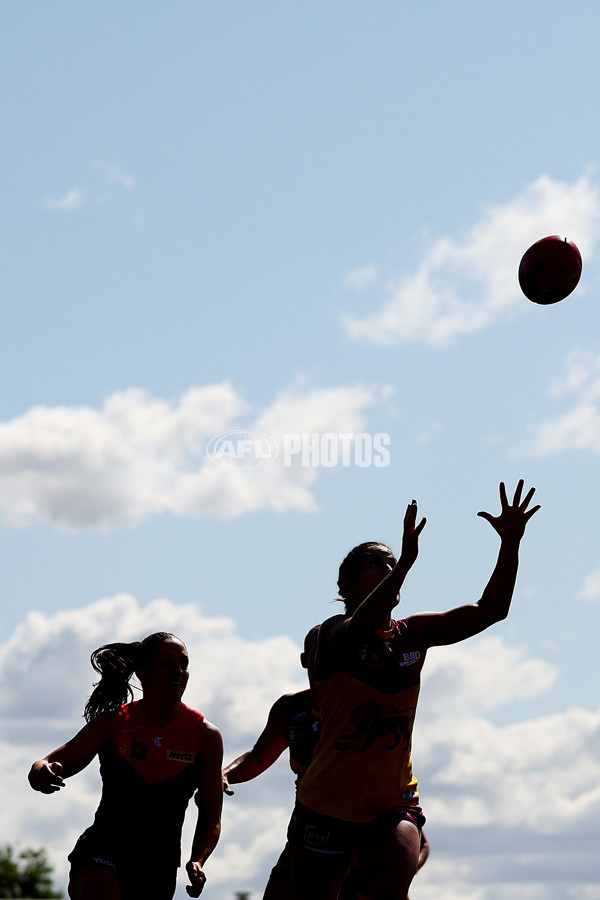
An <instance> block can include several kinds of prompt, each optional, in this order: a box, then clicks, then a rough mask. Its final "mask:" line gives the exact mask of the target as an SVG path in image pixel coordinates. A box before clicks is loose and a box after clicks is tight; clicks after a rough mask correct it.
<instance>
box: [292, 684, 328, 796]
mask: <svg viewBox="0 0 600 900" xmlns="http://www.w3.org/2000/svg"><path fill="white" fill-rule="evenodd" d="M319 730H320V723H319V719H318V717H317V716H316V714H315V711H314V709H313V698H312V693H311V691H310V690H307V691H300V692H299V693H297V694H293V695H292V696H291V697H290V698H289V700H288V703H287V706H286V710H285V740H286V743H287V745H288V747H289V748H290V768H291V770H292V772H293V773H294V774H295V775H297V776H298V777H297V779H296V784H298V783H299V781H300V779H301V778H302V776H303V775H304V773H305V772H306V770H307V768H308V765H309V763H310V761H311V759H312V755H313V750H314V749H315V744H316V743H317V740H318V738H319Z"/></svg>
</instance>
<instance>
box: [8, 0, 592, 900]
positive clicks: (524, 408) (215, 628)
mask: <svg viewBox="0 0 600 900" xmlns="http://www.w3.org/2000/svg"><path fill="white" fill-rule="evenodd" d="M0 23H1V26H2V27H1V35H2V36H1V38H0V40H1V41H2V52H1V53H0V67H1V69H2V82H3V85H4V91H3V93H2V98H1V101H0V102H1V104H2V106H1V109H2V118H3V122H4V126H5V127H4V134H5V138H4V141H3V154H2V156H3V179H2V180H3V190H2V196H3V203H2V205H1V206H0V215H1V216H2V217H3V229H2V230H3V235H4V240H3V242H2V247H1V250H0V253H1V254H2V255H1V266H0V278H1V284H2V295H3V298H4V304H3V308H4V319H3V328H2V331H1V333H0V353H1V355H2V360H3V371H4V378H3V380H2V388H1V389H0V523H1V525H0V527H1V528H2V541H1V544H0V546H1V550H0V553H1V565H0V586H1V588H2V596H3V597H4V602H3V606H2V617H1V622H0V679H1V681H2V692H3V696H4V698H5V699H4V701H3V703H4V705H3V708H2V710H0V715H1V716H2V719H3V733H4V734H5V738H3V740H2V743H3V745H5V746H3V749H4V750H5V753H4V758H5V760H6V761H5V763H3V764H2V780H3V783H4V784H6V786H7V787H6V789H7V790H10V791H11V798H12V799H13V800H14V804H13V805H12V806H8V807H7V809H9V808H17V807H18V808H19V810H20V813H19V815H18V817H17V820H16V822H15V820H14V817H13V815H12V813H11V816H10V818H9V817H8V815H7V813H6V812H5V813H3V814H2V813H0V837H2V835H4V837H2V840H6V841H8V840H12V841H21V842H23V843H31V842H37V843H40V844H45V845H46V846H48V847H49V849H50V852H51V854H52V860H53V863H54V864H55V866H56V870H57V872H58V874H59V878H64V872H65V868H64V866H65V863H64V858H65V856H66V853H67V852H68V850H69V849H70V846H71V843H72V842H73V840H74V838H75V837H76V834H77V830H78V829H80V828H83V827H84V826H85V825H86V824H88V822H89V821H90V818H89V817H90V816H91V815H92V814H93V810H94V806H95V802H96V800H97V790H98V786H97V780H95V779H96V776H95V775H94V774H93V773H92V772H89V773H86V774H84V775H82V776H80V778H79V779H75V780H74V781H73V782H72V783H71V784H69V786H68V790H67V791H65V792H64V793H63V794H62V795H61V797H60V798H51V800H50V802H52V803H54V801H56V802H55V803H54V807H50V805H48V804H45V800H46V798H42V799H41V800H40V798H39V797H38V796H35V795H33V794H31V796H30V793H31V792H29V793H28V792H27V787H26V785H25V786H24V785H23V783H22V782H21V781H18V779H16V778H15V771H16V761H17V760H18V761H19V765H20V767H21V770H22V771H23V772H25V771H26V769H27V767H28V765H29V763H30V761H31V760H32V759H33V758H36V757H38V756H39V755H40V754H41V753H43V752H46V751H47V750H49V749H50V748H51V747H52V746H55V745H56V744H58V743H60V742H62V740H64V739H65V738H66V737H68V736H69V735H70V734H71V733H72V732H73V731H74V730H75V729H76V728H77V727H78V725H79V722H80V718H79V717H80V711H81V709H82V708H83V704H84V702H85V698H86V697H87V694H88V693H89V687H90V684H91V680H92V672H91V669H90V667H89V665H88V662H87V660H88V657H89V653H90V651H91V650H92V649H94V647H96V646H98V645H99V644H101V643H102V642H104V641H107V640H112V639H117V638H120V637H122V638H123V639H134V638H137V637H139V636H141V635H143V634H145V633H147V632H148V631H149V630H156V629H159V628H161V629H162V628H163V627H164V628H167V629H168V630H173V631H176V632H177V633H178V634H180V635H181V637H182V638H183V639H184V640H186V641H187V642H188V644H189V647H190V652H191V659H192V666H196V667H197V671H196V676H195V677H196V681H192V682H191V684H190V688H189V693H188V695H187V699H188V702H189V703H190V704H191V705H194V706H197V707H198V708H200V709H202V710H203V711H205V712H206V713H207V715H209V716H210V718H211V719H212V720H213V721H214V722H215V723H216V724H217V725H219V727H221V729H222V731H223V735H224V740H225V748H226V749H225V755H226V757H227V760H229V759H231V758H233V757H234V756H235V755H237V754H238V753H239V752H241V751H242V750H244V749H247V747H248V746H249V745H251V743H252V741H253V739H254V737H255V736H256V735H257V734H258V732H259V731H260V728H261V726H262V723H263V721H264V720H265V718H266V714H267V711H268V709H269V707H270V705H271V703H272V702H273V701H274V700H275V699H276V697H277V696H279V694H281V693H282V692H284V691H285V690H287V689H290V688H292V687H295V686H301V685H302V684H303V673H302V671H301V670H300V669H299V666H298V664H297V652H298V648H299V645H300V642H301V640H302V637H303V635H304V633H305V632H306V631H307V630H308V628H309V627H311V626H312V625H313V624H315V623H316V622H318V621H321V620H322V619H323V618H325V617H327V616H328V615H330V614H331V613H332V612H333V611H334V610H335V606H332V603H331V601H332V600H333V599H334V597H335V596H336V586H335V582H336V575H337V566H338V564H339V562H340V560H341V558H342V557H343V556H344V555H345V553H346V552H347V550H348V549H349V548H350V547H351V546H353V545H354V544H356V543H359V542H360V541H363V540H369V539H377V540H383V541H386V542H387V543H390V544H391V545H392V546H394V547H395V548H398V547H399V542H400V537H401V523H402V516H403V512H404V508H405V506H406V503H407V502H408V501H409V500H410V499H411V498H412V497H415V498H416V499H417V501H418V503H419V508H420V510H421V512H422V513H423V514H424V515H426V516H427V518H428V523H427V526H426V529H425V531H424V533H423V537H422V541H421V548H422V549H421V554H420V558H419V560H418V563H417V565H416V566H415V569H414V572H413V573H411V576H410V578H409V580H408V582H407V584H406V586H405V590H404V594H403V610H404V612H405V613H406V614H409V613H411V612H416V611H419V610H422V609H444V608H448V607H450V606H454V605H457V604H459V603H463V602H468V601H470V600H473V599H476V598H477V597H478V596H479V594H480V592H481V590H482V588H483V586H484V585H485V583H486V580H487V578H488V576H489V573H490V572H491V569H492V566H493V563H494V560H495V556H496V552H497V539H496V536H495V534H494V533H493V531H492V529H490V528H489V525H488V524H487V523H486V522H485V521H484V520H482V519H480V518H477V517H476V513H477V512H478V511H479V510H481V509H487V510H490V511H492V512H494V511H496V510H497V509H498V483H499V481H500V480H505V481H506V482H507V485H508V486H509V490H510V489H512V487H513V486H514V484H516V481H517V480H518V478H520V477H523V478H525V480H526V482H527V484H528V485H529V484H533V485H535V486H536V487H537V495H536V499H537V500H538V501H539V502H540V503H541V504H542V510H541V511H540V512H539V513H538V514H537V515H536V517H535V519H533V520H532V522H531V523H530V526H529V528H528V531H527V534H526V537H525V540H524V543H523V549H522V563H521V571H520V575H519V581H518V587H517V591H516V594H515V599H514V603H513V608H512V610H511V614H510V616H509V618H508V620H507V621H506V622H503V623H501V624H499V625H497V626H495V627H494V629H493V630H492V631H490V632H489V634H486V635H484V636H482V637H480V638H479V639H477V640H473V641H471V642H469V644H468V645H466V644H465V645H462V646H459V647H457V648H450V649H448V650H444V651H441V650H440V651H436V652H435V654H434V653H432V654H431V656H430V659H429V661H428V664H427V665H426V669H425V672H426V675H425V681H424V688H423V692H422V701H421V710H420V714H419V716H418V717H417V724H416V732H415V751H414V766H415V770H416V774H417V776H418V777H419V779H420V782H421V788H422V796H423V804H424V807H425V812H426V813H427V815H428V819H429V822H428V835H429V837H430V839H431V844H432V852H431V858H430V861H429V862H428V865H427V867H426V869H424V870H423V872H422V873H420V874H419V876H418V880H417V881H416V882H415V884H414V887H413V890H412V891H411V896H414V898H415V900H432V898H433V897H434V896H435V897H436V898H439V897H440V896H441V897H442V898H443V900H512V898H513V897H514V898H516V897H517V896H518V897H519V900H521V898H526V900H538V898H542V897H544V898H550V900H554V898H555V897H556V898H558V897H559V896H560V897H561V900H562V898H565V897H567V898H568V897H571V896H575V895H577V896H578V897H580V896H582V895H583V896H585V897H586V900H596V898H598V897H600V884H599V880H598V872H597V856H596V849H595V848H596V845H597V834H598V825H599V824H600V797H599V795H598V789H597V784H598V775H599V774H600V758H599V756H598V751H597V749H595V748H597V746H598V741H597V737H598V731H599V730H600V709H599V707H598V695H597V684H598V667H597V659H596V657H597V653H596V643H597V641H596V635H597V632H598V627H599V626H600V563H599V562H598V551H597V547H598V541H597V508H598V501H599V499H600V498H599V494H600V488H599V486H598V477H597V469H598V456H599V453H600V374H599V373H600V345H599V341H598V337H597V332H598V322H599V313H598V308H597V297H598V287H599V279H600V270H599V268H598V261H597V255H598V254H597V249H598V240H599V237H600V194H599V186H600V179H599V176H598V158H599V150H598V146H599V141H598V138H599V131H598V124H597V116H596V115H595V113H594V110H595V108H596V105H597V95H598V79H599V76H598V67H597V63H596V60H597V46H596V45H597V38H596V36H597V33H598V27H599V25H600V13H599V12H598V11H597V10H596V9H595V8H593V6H592V5H591V4H584V3H581V2H575V3H573V4H571V5H570V6H569V7H568V9H567V8H566V7H565V6H564V4H558V3H556V2H546V3H544V4H542V3H540V2H538V0H530V2H527V0H525V2H520V3H518V4H517V3H515V2H508V3H505V4H503V5H502V7H493V8H492V7H490V6H488V5H486V4H481V3H474V2H458V3H454V4H452V5H449V4H442V3H441V2H437V3H433V2H424V3H421V4H418V5H414V4H398V3H391V2H378V3H375V4H370V5H366V4H360V3H354V2H346V3H343V4H342V3H340V2H328V0H325V2H323V3H318V4H317V3H313V2H306V3H302V4H292V3H287V2H282V3H273V2H270V0H267V2H263V3H260V4H249V3H240V2H231V3H221V4H217V3H213V2H204V3H200V2H190V0H182V2H181V3H178V4H172V5H169V6H167V5H166V4H162V3H154V2H147V3H143V4H142V3H140V2H138V0H132V2H131V3H129V4H127V5H126V6H124V5H123V4H118V3H115V2H106V3H103V4H101V5H91V4H84V5H82V4H78V3H72V2H63V3H61V4H59V5H58V6H56V5H54V6H53V7H50V6H49V5H47V4H43V3H40V2H33V3H30V4H25V5H23V4H17V3H14V2H13V3H11V2H8V3H5V4H3V6H2V9H1V10H0ZM548 234H564V235H566V236H568V237H569V238H570V239H572V240H574V241H575V243H576V244H577V245H578V246H579V248H580V249H581V252H582V255H583V258H584V269H583V276H582V279H581V282H580V284H579V286H578V287H577V289H576V291H575V292H574V293H573V294H572V295H571V296H570V297H569V298H567V299H566V300H565V301H563V302H562V303H560V304H558V305H556V306H551V307H537V306H535V305H534V304H531V303H529V302H528V301H527V300H526V299H525V298H524V296H523V295H522V294H521V293H520V290H519V287H518V282H517V268H518V263H519V259H520V257H521V255H522V253H523V252H524V250H525V249H526V248H527V247H528V246H529V245H530V244H531V243H533V242H534V241H536V240H538V239H539V238H541V237H544V236H546V235H548ZM241 431H244V432H253V433H254V432H257V433H258V432H259V433H261V434H266V435H267V436H269V438H270V439H271V440H272V441H274V442H275V444H276V445H278V446H280V447H282V446H283V443H284V441H285V436H286V435H289V434H311V435H318V436H321V435H325V434H333V435H341V434H350V435H355V434H364V435H367V436H368V438H369V439H371V438H372V437H373V436H374V435H377V434H379V435H386V436H388V440H389V445H388V446H389V465H387V466H375V465H371V466H364V467H363V466H360V465H357V464H356V455H355V446H356V445H355V444H354V443H352V444H351V447H352V452H351V453H350V464H349V465H347V466H344V465H342V464H341V463H339V464H337V465H333V466H330V467H325V466H316V465H315V466H312V467H308V466H303V465H302V464H301V460H299V459H298V458H296V459H295V460H294V462H293V464H292V465H289V466H286V465H284V463H283V459H282V455H281V454H280V456H279V457H278V458H277V459H276V460H274V461H273V462H272V463H268V464H267V465H265V466H263V467H261V468H258V469H252V470H251V469H248V468H244V467H243V466H242V467H238V468H228V467H227V466H223V465H218V464H216V463H215V462H214V461H213V460H211V459H210V458H209V457H208V456H207V453H206V449H207V446H208V445H209V443H210V441H211V439H212V438H214V437H216V436H218V435H220V434H222V433H226V432H236V433H239V432H241ZM338 462H339V460H338ZM233 660H235V664H234V663H233V662H232V661H233ZM428 667H429V668H428ZM73 672H77V673H78V675H77V679H75V678H73ZM66 684H68V685H69V687H68V691H67V689H66ZM42 687H43V690H42ZM451 688H452V691H451ZM40 692H41V693H40ZM40 696H41V697H42V698H43V702H40ZM540 748H542V750H541V751H540ZM567 773H568V774H567ZM288 776H289V773H288V772H287V771H286V767H285V762H283V761H282V763H281V764H280V765H279V766H278V767H276V768H275V770H274V771H273V772H272V773H269V774H268V775H265V776H263V779H261V780H260V781H258V782H257V783H256V784H253V785H248V786H245V787H243V788H240V789H239V790H238V791H237V793H236V797H235V798H232V799H229V798H227V808H226V815H225V820H224V830H223V838H222V842H221V844H220V845H219V848H218V849H217V851H216V852H215V855H214V858H213V859H212V860H211V861H210V863H209V865H208V866H207V875H208V878H209V881H208V886H207V889H206V895H207V897H210V898H214V900H225V898H229V897H231V895H232V893H233V891H234V890H251V891H252V892H253V896H256V897H259V896H261V893H260V892H261V890H262V888H263V887H264V883H265V881H266V877H267V874H268V872H269V870H270V867H271V865H272V864H273V862H274V861H275V859H276V857H277V854H278V852H279V848H280V846H281V844H282V842H283V839H284V833H285V827H286V822H287V817H288V816H289V811H290V808H291V805H292V783H291V779H290V778H289V777H288ZM3 789H4V788H3ZM13 795H14V796H13ZM514 806H516V807H517V808H518V812H516V811H515V809H514V808H513V807H514ZM507 807H509V808H510V809H511V812H510V815H508V816H507V815H506V814H505V812H504V813H503V812H502V811H503V810H506V809H507ZM57 821H58V822H64V823H65V827H64V828H63V829H62V830H61V828H59V827H57V825H56V822H57ZM257 822H258V823H259V827H257V825H256V823H257ZM250 823H252V824H251V825H250ZM457 848H458V849H457ZM184 852H185V851H184ZM182 896H183V894H182Z"/></svg>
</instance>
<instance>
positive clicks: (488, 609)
mask: <svg viewBox="0 0 600 900" xmlns="http://www.w3.org/2000/svg"><path fill="white" fill-rule="evenodd" d="M522 493H523V480H522V479H521V480H520V481H519V483H518V484H517V487H516V490H515V493H514V496H513V501H512V503H509V502H508V499H507V496H506V488H505V486H504V483H503V482H502V483H501V484H500V504H501V510H500V515H498V516H493V515H492V514H491V513H488V512H479V513H477V515H478V516H481V517H482V518H483V519H487V521H488V522H489V523H490V525H491V526H492V528H493V529H494V530H495V531H496V532H497V533H498V534H499V536H500V550H499V552H498V559H497V561H496V565H495V567H494V571H493V572H492V575H491V577H490V580H489V581H488V583H487V585H486V587H485V590H484V591H483V594H482V595H481V598H480V600H478V602H477V603H469V604H467V605H465V606H458V607H456V608H455V609H450V610H448V611H447V612H445V613H420V614H419V615H416V616H411V617H410V618H409V620H408V621H409V622H410V624H411V625H412V626H413V627H414V628H415V629H416V630H417V631H418V632H419V634H420V635H421V637H422V638H423V640H424V642H425V644H427V645H428V646H430V647H433V646H440V645H442V644H454V643H456V642H458V641H463V640H465V638H469V637H472V636H473V635H475V634H479V632H481V631H484V630H485V629H486V628H488V627H489V626H490V625H493V624H494V623H495V622H499V621H500V620H501V619H505V618H506V616H507V615H508V611H509V609H510V603H511V600H512V595H513V591H514V588H515V582H516V578H517V569H518V567H519V545H520V543H521V538H522V537H523V534H524V533H525V526H526V525H527V522H528V521H529V519H530V518H531V517H532V516H533V515H534V513H536V512H537V511H538V509H539V508H540V507H539V504H538V505H537V506H533V507H532V508H531V509H528V507H529V504H530V502H531V499H532V497H533V495H534V493H535V488H531V489H530V490H529V491H528V492H527V494H526V496H525V498H524V499H523V500H522V499H521V495H522Z"/></svg>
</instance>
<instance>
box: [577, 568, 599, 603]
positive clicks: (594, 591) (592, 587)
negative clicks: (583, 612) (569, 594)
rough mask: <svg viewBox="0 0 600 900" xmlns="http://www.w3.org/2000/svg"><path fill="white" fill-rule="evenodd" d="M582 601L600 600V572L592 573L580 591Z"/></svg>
mask: <svg viewBox="0 0 600 900" xmlns="http://www.w3.org/2000/svg"><path fill="white" fill-rule="evenodd" d="M579 597H580V599H581V600H600V571H596V572H590V574H589V575H587V576H586V578H585V579H584V582H583V584H582V586H581V590H580V591H579Z"/></svg>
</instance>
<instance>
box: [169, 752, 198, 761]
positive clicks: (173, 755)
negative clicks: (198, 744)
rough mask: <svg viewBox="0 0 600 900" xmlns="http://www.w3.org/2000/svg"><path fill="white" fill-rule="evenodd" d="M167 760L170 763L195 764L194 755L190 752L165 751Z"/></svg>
mask: <svg viewBox="0 0 600 900" xmlns="http://www.w3.org/2000/svg"><path fill="white" fill-rule="evenodd" d="M167 759H169V760H171V761H172V762H180V763H193V762H196V754H195V753H192V752H191V750H167Z"/></svg>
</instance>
